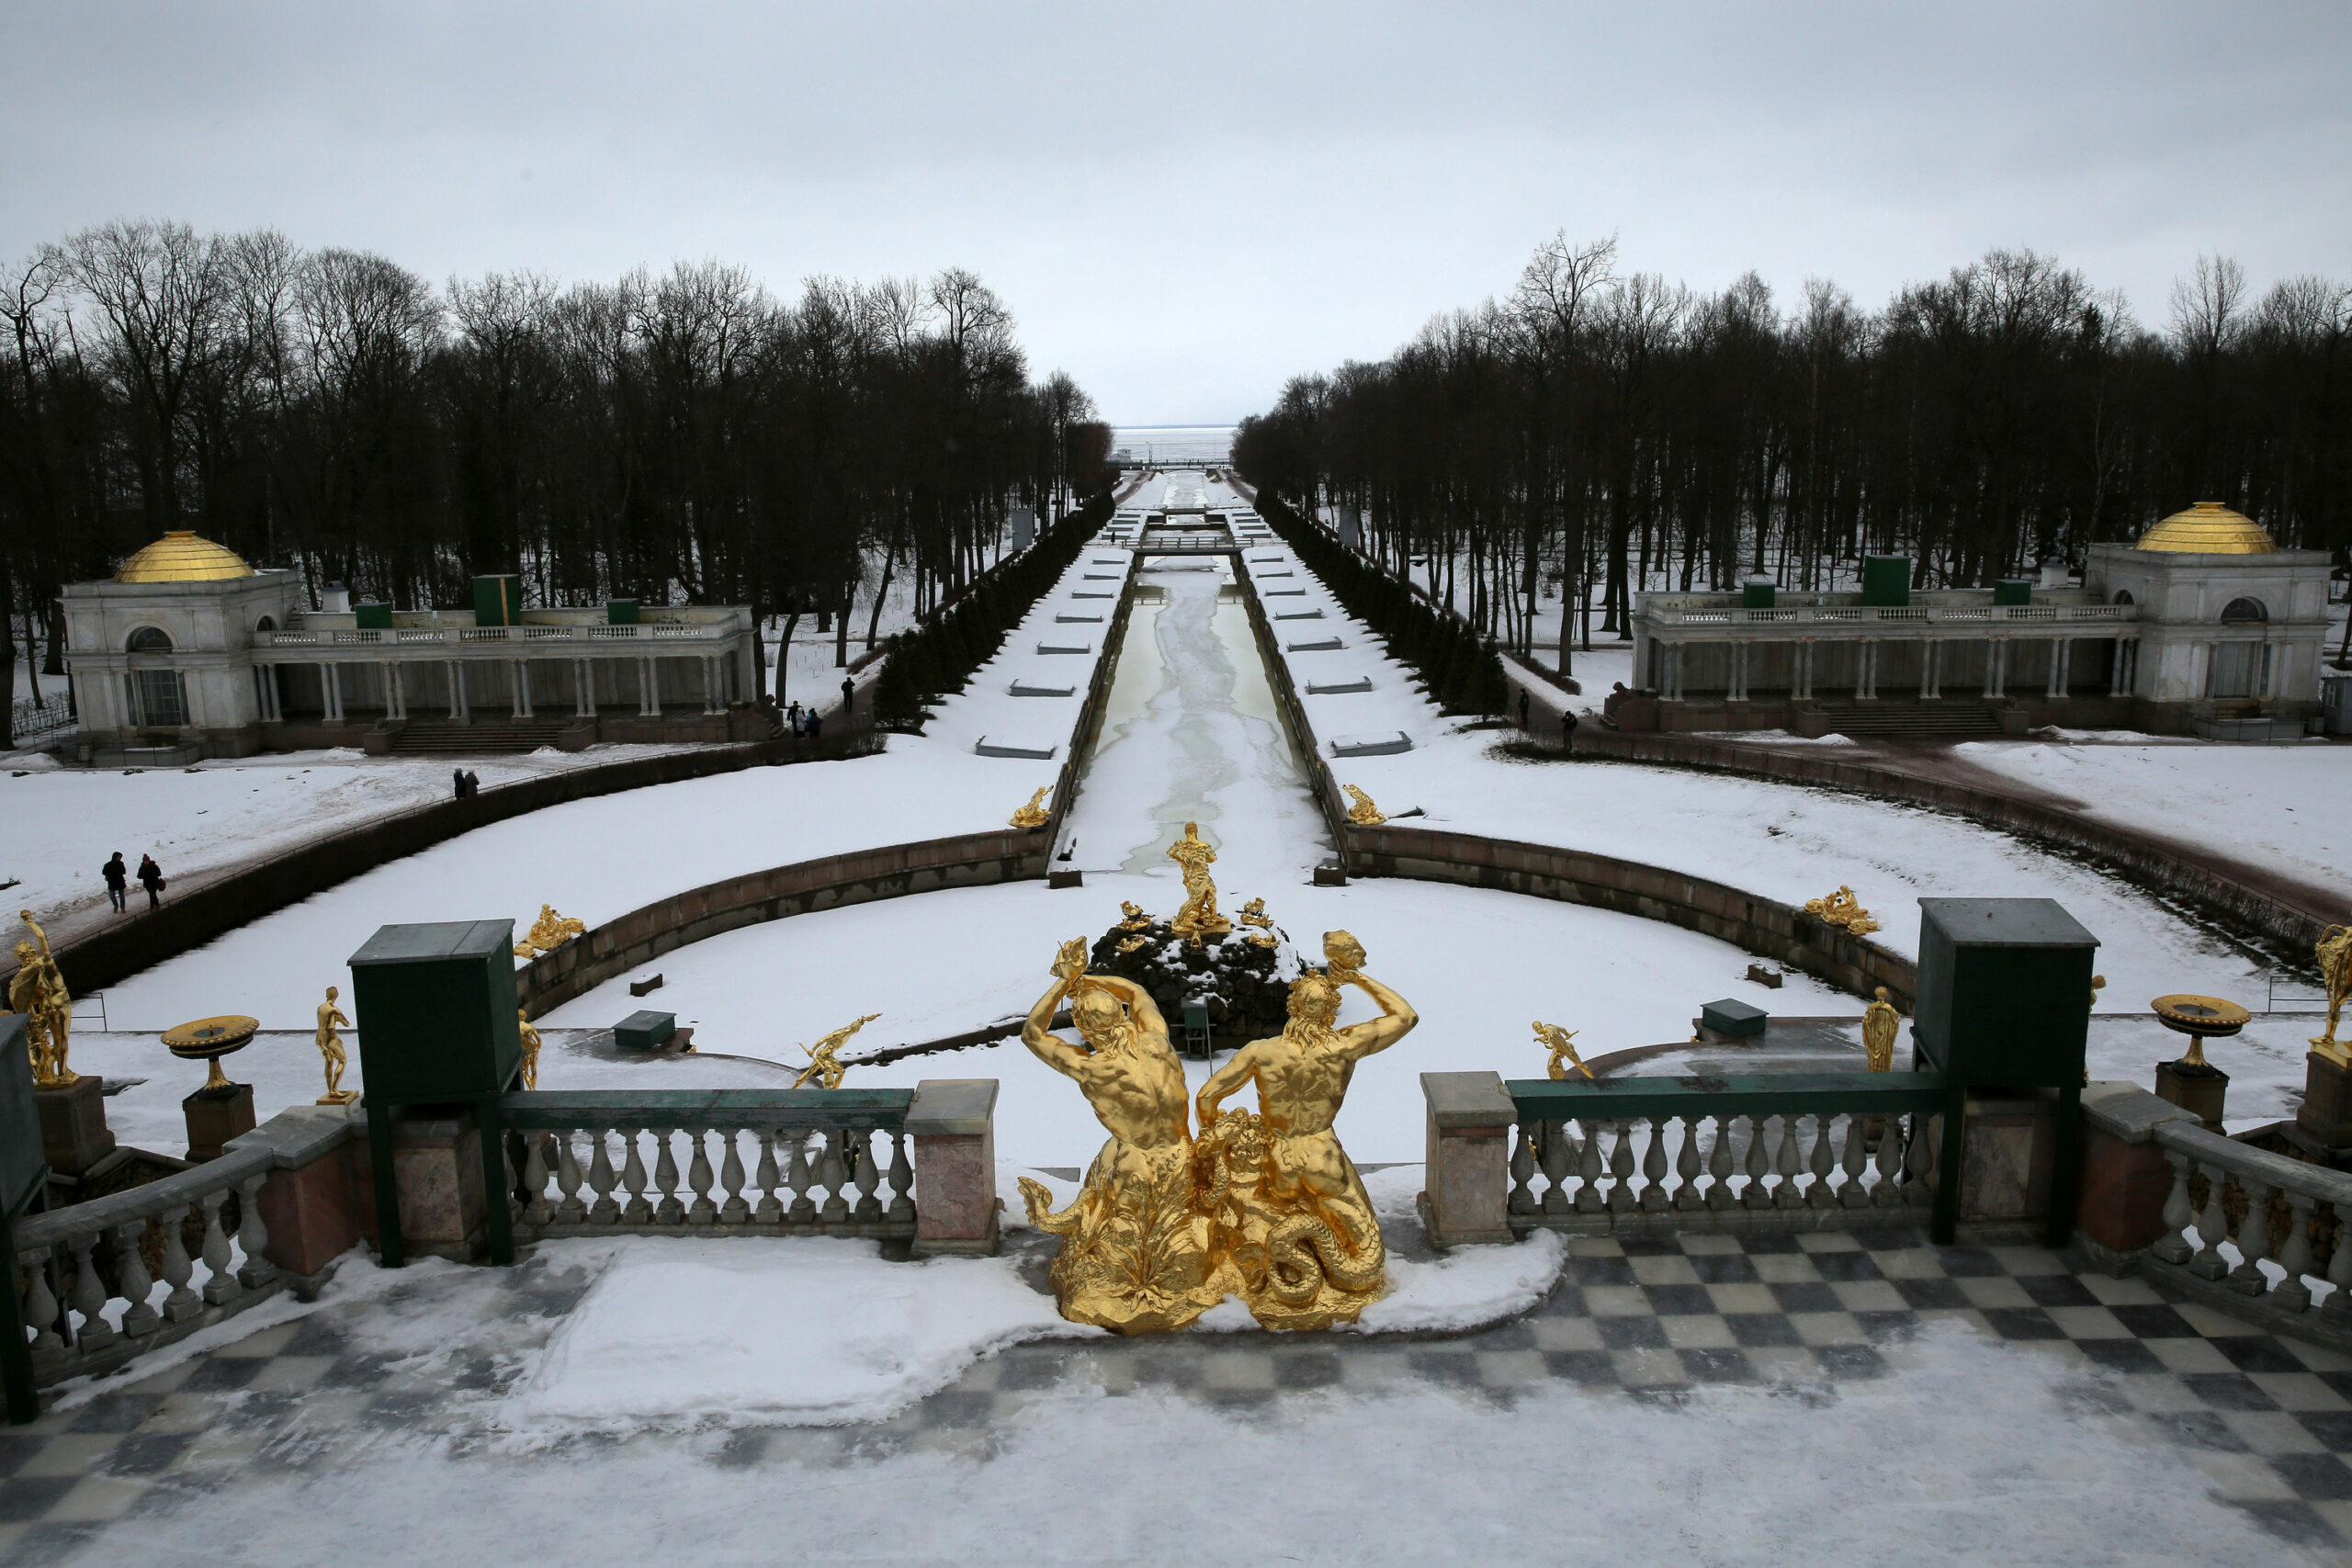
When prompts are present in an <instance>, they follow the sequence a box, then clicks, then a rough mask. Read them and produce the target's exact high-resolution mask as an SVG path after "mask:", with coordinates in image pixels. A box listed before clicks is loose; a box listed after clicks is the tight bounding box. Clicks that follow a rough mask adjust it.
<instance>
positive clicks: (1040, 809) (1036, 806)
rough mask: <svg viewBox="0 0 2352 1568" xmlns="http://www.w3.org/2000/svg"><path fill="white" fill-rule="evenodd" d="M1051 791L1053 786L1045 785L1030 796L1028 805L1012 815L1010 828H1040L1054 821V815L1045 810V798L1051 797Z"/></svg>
mask: <svg viewBox="0 0 2352 1568" xmlns="http://www.w3.org/2000/svg"><path fill="white" fill-rule="evenodd" d="M1053 791H1054V786H1053V785H1051V784H1047V785H1046V787H1045V788H1043V789H1041V790H1039V791H1038V792H1037V793H1036V794H1035V795H1031V796H1030V797H1029V804H1028V805H1026V806H1024V807H1021V808H1020V809H1019V810H1018V811H1015V812H1014V813H1013V814H1012V826H1014V827H1015V828H1042V827H1044V826H1045V825H1046V823H1048V822H1050V821H1052V820H1053V819H1054V814H1053V813H1052V812H1050V811H1048V810H1046V796H1047V795H1051V794H1052V793H1053Z"/></svg>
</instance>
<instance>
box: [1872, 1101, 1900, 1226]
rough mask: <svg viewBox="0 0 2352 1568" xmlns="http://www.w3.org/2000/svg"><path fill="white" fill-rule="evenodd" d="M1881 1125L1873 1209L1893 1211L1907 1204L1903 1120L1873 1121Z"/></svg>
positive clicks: (1882, 1118)
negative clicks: (1904, 1178) (1898, 1206)
mask: <svg viewBox="0 0 2352 1568" xmlns="http://www.w3.org/2000/svg"><path fill="white" fill-rule="evenodd" d="M1871 1120H1872V1121H1873V1122H1876V1123H1877V1126H1878V1147H1876V1148H1875V1149H1872V1150H1871V1162H1872V1164H1873V1166H1874V1167H1875V1168H1876V1169H1877V1172H1878V1180H1877V1181H1876V1182H1874V1183H1873V1184H1872V1185H1871V1207H1873V1208H1878V1209H1891V1208H1893V1207H1894V1205H1895V1204H1897V1203H1900V1202H1901V1201H1903V1118H1902V1117H1900V1116H1877V1117H1873V1118H1871Z"/></svg>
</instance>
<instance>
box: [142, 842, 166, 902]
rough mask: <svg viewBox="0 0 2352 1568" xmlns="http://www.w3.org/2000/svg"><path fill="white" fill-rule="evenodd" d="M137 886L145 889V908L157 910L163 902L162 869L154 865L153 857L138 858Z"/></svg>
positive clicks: (143, 856)
mask: <svg viewBox="0 0 2352 1568" xmlns="http://www.w3.org/2000/svg"><path fill="white" fill-rule="evenodd" d="M139 886H141V887H144V888H145V889H147V907H148V908H151V909H153V908H160V907H161V906H162V904H163V902H164V868H163V867H162V866H160V865H157V864H156V863H155V857H154V856H153V855H141V856H140V857H139Z"/></svg>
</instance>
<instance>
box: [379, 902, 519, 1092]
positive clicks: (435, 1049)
mask: <svg viewBox="0 0 2352 1568" xmlns="http://www.w3.org/2000/svg"><path fill="white" fill-rule="evenodd" d="M351 1001H352V1009H351V1012H352V1022H353V1024H354V1026H355V1027H356V1029H357V1030H358V1032H359V1062H360V1070H361V1073H362V1076H363V1077H364V1079H365V1082H366V1085H367V1096H368V1099H369V1100H380V1101H384V1102H392V1103H415V1102H420V1101H423V1102H430V1101H436V1100H472V1099H478V1098H480V1097H481V1096H482V1095H487V1094H502V1093H503V1092H505V1090H506V1089H508V1088H509V1087H510V1086H511V1085H512V1084H513V1082H514V1080H515V1071H516V1069H517V1068H518V1067H519V1066H521V1063H522V1059H523V1039H522V1032H521V1030H520V1028H519V1027H518V1022H517V1006H516V1002H515V922H514V921H512V920H450V921H443V922H437V923H435V924H430V925H413V926H386V927H384V928H383V929H382V930H380V931H377V933H376V934H375V935H374V936H372V937H369V938H368V945H367V946H365V947H363V948H361V949H360V950H359V951H358V952H356V953H353V954H352V955H351Z"/></svg>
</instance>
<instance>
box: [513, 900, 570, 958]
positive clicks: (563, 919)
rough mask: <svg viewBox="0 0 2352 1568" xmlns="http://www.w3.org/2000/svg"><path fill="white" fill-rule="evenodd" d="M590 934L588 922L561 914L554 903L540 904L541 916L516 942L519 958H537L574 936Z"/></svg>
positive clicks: (516, 951) (516, 952)
mask: <svg viewBox="0 0 2352 1568" xmlns="http://www.w3.org/2000/svg"><path fill="white" fill-rule="evenodd" d="M587 934H588V922H587V921H585V920H575V919H572V918H571V916H569V915H559V914H557V913H556V912H555V906H554V905H552V904H542V905H540V906H539V918H538V919H536V920H533V921H532V922H531V929H530V931H529V932H528V933H527V934H526V936H525V937H524V938H523V940H522V941H520V942H516V943H515V957H517V958H537V957H538V956H539V955H540V954H542V953H552V952H554V951H555V950H556V949H557V948H559V947H561V946H562V945H563V944H564V943H565V942H570V941H571V939H572V938H574V937H580V936H586V935H587Z"/></svg>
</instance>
